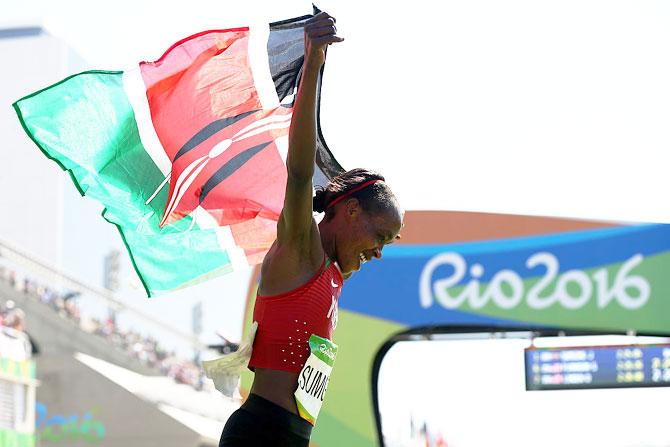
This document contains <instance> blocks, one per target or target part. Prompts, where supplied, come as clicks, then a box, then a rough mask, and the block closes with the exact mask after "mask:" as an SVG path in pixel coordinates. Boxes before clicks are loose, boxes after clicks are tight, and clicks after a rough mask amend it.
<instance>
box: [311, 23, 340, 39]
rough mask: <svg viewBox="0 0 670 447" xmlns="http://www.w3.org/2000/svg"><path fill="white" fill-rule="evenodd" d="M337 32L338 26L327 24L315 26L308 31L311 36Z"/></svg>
mask: <svg viewBox="0 0 670 447" xmlns="http://www.w3.org/2000/svg"><path fill="white" fill-rule="evenodd" d="M335 34H337V28H336V27H335V25H326V26H321V27H319V28H313V29H310V30H308V31H307V35H308V36H310V37H311V38H315V37H323V36H326V35H335Z"/></svg>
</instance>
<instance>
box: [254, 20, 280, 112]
mask: <svg viewBox="0 0 670 447" xmlns="http://www.w3.org/2000/svg"><path fill="white" fill-rule="evenodd" d="M269 36H270V26H269V25H268V24H267V23H262V24H261V23H258V24H253V25H251V26H250V27H249V47H248V56H249V67H250V68H251V74H252V75H253V77H254V86H255V87H256V92H258V98H259V100H260V102H261V106H262V107H263V109H266V110H267V109H274V108H276V107H279V97H278V96H277V89H276V88H275V84H274V81H273V80H272V74H271V73H270V63H269V60H268V37H269Z"/></svg>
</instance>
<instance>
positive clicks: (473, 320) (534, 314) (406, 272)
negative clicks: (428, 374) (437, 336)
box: [342, 225, 670, 333]
mask: <svg viewBox="0 0 670 447" xmlns="http://www.w3.org/2000/svg"><path fill="white" fill-rule="evenodd" d="M355 276H356V278H355V279H353V280H352V281H350V283H349V284H347V296H352V295H363V294H364V292H363V290H361V288H368V287H369V284H370V283H371V281H372V280H374V290H375V293H374V294H369V293H368V294H365V295H366V298H365V299H352V300H346V302H344V301H343V303H342V304H343V307H344V306H346V309H347V310H350V311H354V312H359V313H362V314H365V315H369V316H374V317H376V318H382V319H384V320H388V321H393V322H396V323H399V324H402V325H405V326H410V327H416V326H427V325H440V324H465V325H468V324H476V325H493V326H496V325H497V326H517V325H523V326H531V325H542V326H556V327H564V328H582V329H602V330H618V331H627V330H635V331H639V332H657V333H670V321H669V320H668V319H667V315H669V314H670V301H668V299H667V296H668V293H670V225H636V226H626V227H610V228H601V229H593V230H586V231H576V232H566V233H559V234H551V235H541V236H532V237H524V238H514V239H503V240H493V241H479V242H471V243H464V244H436V245H401V246H397V247H392V246H390V247H388V248H386V249H385V250H384V262H380V263H375V262H373V263H371V265H369V266H367V265H366V266H365V268H364V269H362V270H361V272H359V273H357V274H356V275H355Z"/></svg>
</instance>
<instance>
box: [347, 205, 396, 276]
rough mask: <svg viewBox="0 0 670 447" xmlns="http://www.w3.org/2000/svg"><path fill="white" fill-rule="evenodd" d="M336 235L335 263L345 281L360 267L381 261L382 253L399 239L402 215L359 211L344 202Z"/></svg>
mask: <svg viewBox="0 0 670 447" xmlns="http://www.w3.org/2000/svg"><path fill="white" fill-rule="evenodd" d="M339 211H340V212H344V213H345V215H344V218H343V219H342V220H341V221H340V222H341V225H340V226H339V231H338V235H337V261H338V264H339V266H340V268H341V269H342V272H343V273H344V276H345V277H349V276H350V275H351V274H352V273H353V272H355V271H357V270H359V269H360V268H361V265H363V264H364V263H366V262H368V261H370V260H371V259H374V258H377V259H379V258H381V257H382V249H383V248H384V246H385V245H388V244H390V243H392V242H393V241H395V240H396V239H397V238H399V233H400V229H401V228H402V218H403V217H402V212H401V211H400V210H399V209H397V208H393V209H390V210H388V211H384V212H382V213H379V214H371V213H368V212H366V211H365V210H363V209H362V208H361V206H360V204H359V202H358V200H356V199H350V200H348V201H347V202H346V203H345V204H344V206H343V207H342V208H341V209H340V210H339Z"/></svg>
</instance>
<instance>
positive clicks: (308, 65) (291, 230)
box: [277, 12, 344, 246]
mask: <svg viewBox="0 0 670 447" xmlns="http://www.w3.org/2000/svg"><path fill="white" fill-rule="evenodd" d="M336 33H337V29H336V27H335V19H334V18H333V17H331V16H330V15H328V14H327V13H325V12H321V13H319V14H317V15H316V16H314V17H313V18H312V19H310V20H309V21H307V24H306V25H305V64H304V68H303V73H302V79H301V81H300V87H299V88H298V94H297V97H296V100H295V106H294V110H293V118H292V119H291V129H290V132H289V148H288V156H287V160H286V165H287V169H288V181H287V184H286V196H285V199H284V208H283V210H282V213H281V216H280V219H279V223H278V228H277V230H278V231H277V240H278V242H280V243H281V242H286V241H295V242H299V243H300V242H305V243H306V242H307V241H308V240H309V235H310V233H311V228H312V176H313V175H314V157H315V154H316V97H317V84H318V76H319V71H320V70H321V66H322V65H323V63H324V61H325V57H326V47H327V46H328V45H329V44H331V43H335V42H341V41H343V40H344V39H342V38H341V37H338V36H337V34H336ZM305 236H307V237H305ZM301 245H302V244H301ZM303 246H307V244H305V245H303Z"/></svg>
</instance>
